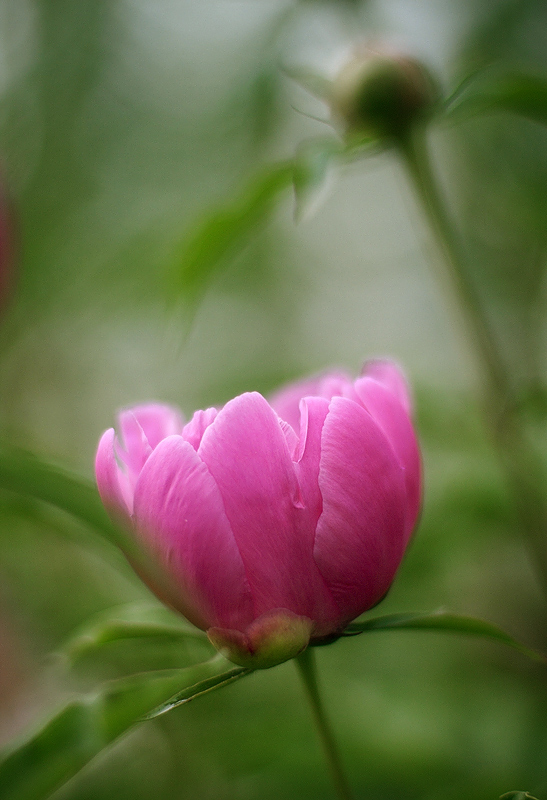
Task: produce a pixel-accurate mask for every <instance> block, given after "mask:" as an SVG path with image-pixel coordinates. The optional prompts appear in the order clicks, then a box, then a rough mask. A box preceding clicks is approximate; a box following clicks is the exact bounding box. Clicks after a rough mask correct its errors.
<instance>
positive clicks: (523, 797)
mask: <svg viewBox="0 0 547 800" xmlns="http://www.w3.org/2000/svg"><path fill="white" fill-rule="evenodd" d="M500 800H537V797H532V795H531V794H528V792H506V793H505V794H502V795H501V796H500Z"/></svg>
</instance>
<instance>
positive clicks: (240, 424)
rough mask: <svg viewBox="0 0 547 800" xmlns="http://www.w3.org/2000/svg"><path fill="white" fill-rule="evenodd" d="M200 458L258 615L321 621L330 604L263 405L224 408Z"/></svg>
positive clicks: (239, 403) (246, 399)
mask: <svg viewBox="0 0 547 800" xmlns="http://www.w3.org/2000/svg"><path fill="white" fill-rule="evenodd" d="M198 452H199V455H200V456H201V458H202V459H203V461H204V462H205V463H206V464H207V466H208V467H209V470H210V472H211V474H212V475H213V477H214V479H215V480H216V482H217V484H218V487H219V489H220V492H221V495H222V498H223V500H224V506H225V509H226V515H227V517H228V519H229V521H230V525H231V527H232V530H233V532H234V536H235V539H236V542H237V544H238V547H239V551H240V553H241V557H242V559H243V563H244V565H245V571H246V574H247V579H248V581H249V584H250V587H251V591H252V594H253V598H254V602H255V613H256V615H257V616H258V615H260V614H263V613H265V612H266V611H270V610H271V609H272V608H285V609H288V610H289V611H292V612H293V613H295V614H299V615H302V616H307V617H309V618H310V619H314V620H320V619H321V618H322V617H323V616H324V615H325V613H326V612H325V606H328V607H330V602H331V601H330V598H329V597H328V596H327V595H326V593H325V587H324V582H323V581H322V580H321V576H320V575H319V573H318V570H317V568H316V566H315V563H314V561H313V557H312V543H313V527H312V525H311V523H310V516H309V512H308V510H307V509H306V508H304V507H303V503H302V498H301V495H300V489H299V486H298V482H297V479H296V473H295V468H294V464H293V462H292V461H291V457H290V454H289V450H288V447H287V442H286V439H285V436H284V434H283V431H282V429H281V427H280V424H279V419H278V417H277V415H276V414H275V412H274V411H273V410H272V408H271V407H270V406H269V405H268V403H267V402H266V400H264V398H263V397H262V396H261V395H259V394H257V393H252V394H243V395H241V396H239V397H236V398H235V399H234V400H231V401H230V402H229V403H227V404H226V406H224V408H223V409H222V411H220V413H219V415H218V417H217V418H216V420H215V421H214V423H213V424H212V425H211V426H210V427H209V428H208V429H207V430H206V432H205V434H204V436H203V439H202V442H201V445H200V448H199V451H198Z"/></svg>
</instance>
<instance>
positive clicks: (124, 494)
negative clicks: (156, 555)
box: [95, 428, 133, 525]
mask: <svg viewBox="0 0 547 800" xmlns="http://www.w3.org/2000/svg"><path fill="white" fill-rule="evenodd" d="M115 440H116V433H115V431H114V428H110V429H109V430H107V431H105V432H104V433H103V435H102V436H101V439H100V441H99V447H98V448H97V455H96V457H95V476H96V479H97V488H98V489H99V494H100V496H101V500H102V501H103V504H104V506H105V508H106V509H107V511H108V512H109V514H111V516H113V517H114V518H115V519H117V520H118V521H121V522H122V523H124V524H126V525H127V524H129V518H130V515H131V512H132V510H133V495H132V492H131V490H130V487H129V483H128V481H127V476H126V475H125V474H124V473H123V472H122V470H121V469H120V467H119V466H118V462H117V461H116V455H115V450H114V447H115Z"/></svg>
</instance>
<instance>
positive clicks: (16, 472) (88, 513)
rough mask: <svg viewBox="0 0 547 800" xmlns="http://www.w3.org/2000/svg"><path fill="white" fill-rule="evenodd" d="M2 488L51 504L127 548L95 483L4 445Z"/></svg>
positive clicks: (0, 472) (0, 474) (0, 469)
mask: <svg viewBox="0 0 547 800" xmlns="http://www.w3.org/2000/svg"><path fill="white" fill-rule="evenodd" d="M0 488H1V489H7V490H8V491H11V492H17V493H18V494H22V495H25V496H26V497H32V498H34V499H35V500H41V501H43V502H46V503H51V504H52V505H54V506H56V507H57V508H61V509H62V510H63V511H67V512H68V513H70V514H72V515H74V516H75V517H77V518H78V519H80V520H81V521H82V522H84V523H85V524H86V525H89V526H90V527H92V528H93V529H94V530H95V531H97V532H98V533H100V534H101V535H102V536H104V537H106V538H107V539H108V540H109V541H110V542H111V543H113V544H116V545H118V546H121V545H124V546H126V545H127V542H126V540H125V537H124V535H123V533H122V532H121V531H120V530H119V529H118V528H117V527H116V526H115V525H114V524H113V523H112V522H111V521H110V519H109V518H108V515H107V513H106V511H105V510H104V508H103V505H102V503H101V500H100V498H99V494H98V492H97V489H96V487H95V486H94V484H93V483H92V482H91V481H88V480H86V479H85V478H82V477H80V476H79V475H77V474H75V473H72V472H70V471H69V470H66V469H63V468H62V467H59V466H57V465H56V464H50V463H48V462H47V461H44V460H42V459H40V458H38V456H35V455H33V454H32V453H29V452H27V451H25V450H22V449H20V448H17V447H13V446H11V445H7V444H4V443H0Z"/></svg>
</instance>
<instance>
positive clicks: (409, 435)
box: [355, 377, 422, 541]
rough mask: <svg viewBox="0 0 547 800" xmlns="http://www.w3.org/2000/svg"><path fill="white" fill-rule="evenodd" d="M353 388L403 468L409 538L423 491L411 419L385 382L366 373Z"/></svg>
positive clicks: (418, 456) (418, 453)
mask: <svg viewBox="0 0 547 800" xmlns="http://www.w3.org/2000/svg"><path fill="white" fill-rule="evenodd" d="M355 389H356V392H357V394H358V396H359V399H360V401H361V402H362V404H363V405H364V407H365V408H366V410H367V411H368V412H369V414H370V415H371V416H372V417H373V419H375V420H376V422H377V423H378V425H379V426H380V427H381V429H382V430H383V432H384V433H385V435H386V436H387V438H388V440H389V443H390V444H391V447H392V448H393V452H394V453H395V456H396V457H397V460H398V462H399V464H400V465H401V467H403V469H404V471H405V484H406V492H407V525H406V529H407V530H406V534H407V541H408V538H409V537H410V535H411V533H412V530H413V528H414V525H415V524H416V520H417V518H418V514H419V511H420V505H421V495H422V490H421V483H422V481H421V476H422V467H421V460H420V451H419V449H418V442H417V440H416V435H415V433H414V429H413V427H412V423H411V421H410V419H409V417H408V414H407V412H406V411H405V409H404V408H403V406H402V405H401V403H400V402H399V399H398V397H397V396H396V395H394V394H393V393H392V392H391V391H390V390H389V389H387V388H386V386H385V385H382V384H381V383H378V382H377V381H376V380H372V378H368V377H365V378H359V379H358V380H357V381H355Z"/></svg>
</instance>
